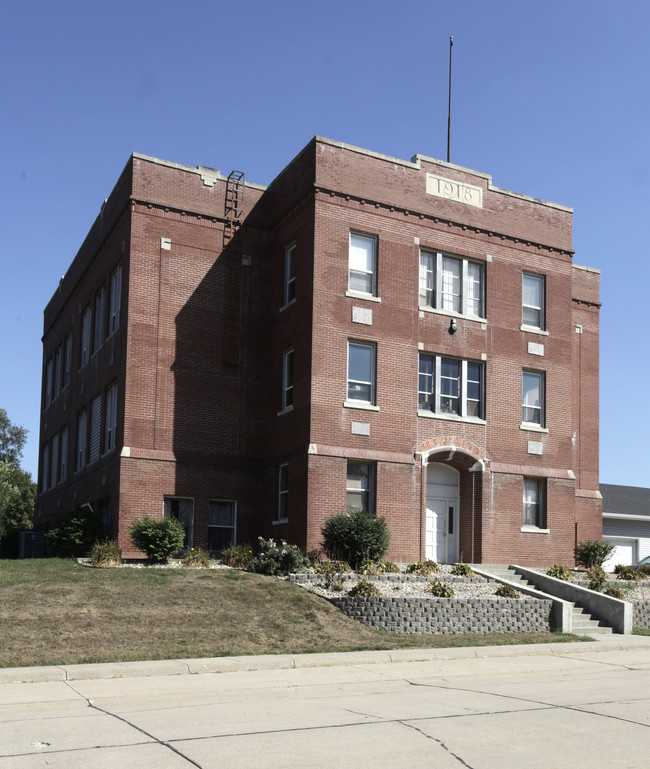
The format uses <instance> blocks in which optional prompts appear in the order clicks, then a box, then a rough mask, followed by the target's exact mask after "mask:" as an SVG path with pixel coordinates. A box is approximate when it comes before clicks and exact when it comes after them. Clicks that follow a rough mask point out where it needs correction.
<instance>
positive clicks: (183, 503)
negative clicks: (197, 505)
mask: <svg viewBox="0 0 650 769" xmlns="http://www.w3.org/2000/svg"><path fill="white" fill-rule="evenodd" d="M163 515H164V517H165V518H173V519H174V520H175V521H178V522H179V523H180V524H181V526H182V527H183V529H184V531H185V538H184V540H183V547H192V534H193V529H194V500H193V499H181V498H179V497H165V499H164V502H163Z"/></svg>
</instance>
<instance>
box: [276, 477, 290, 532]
mask: <svg viewBox="0 0 650 769" xmlns="http://www.w3.org/2000/svg"><path fill="white" fill-rule="evenodd" d="M288 518H289V465H280V466H279V467H278V518H277V520H278V521H286V520H287V519H288Z"/></svg>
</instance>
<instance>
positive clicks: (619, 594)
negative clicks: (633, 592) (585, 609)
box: [603, 585, 625, 600]
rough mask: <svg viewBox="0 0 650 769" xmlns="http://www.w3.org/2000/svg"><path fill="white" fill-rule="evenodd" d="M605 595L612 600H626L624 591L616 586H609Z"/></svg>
mask: <svg viewBox="0 0 650 769" xmlns="http://www.w3.org/2000/svg"><path fill="white" fill-rule="evenodd" d="M603 593H605V595H608V596H610V597H611V598H620V599H621V600H623V599H624V597H625V596H624V595H623V591H622V590H621V588H620V587H617V586H616V585H608V586H607V587H606V588H605V589H604V590H603Z"/></svg>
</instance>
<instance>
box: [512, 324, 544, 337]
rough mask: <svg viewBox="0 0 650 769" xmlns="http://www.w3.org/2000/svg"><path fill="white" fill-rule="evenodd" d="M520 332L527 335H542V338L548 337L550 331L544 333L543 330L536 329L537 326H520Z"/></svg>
mask: <svg viewBox="0 0 650 769" xmlns="http://www.w3.org/2000/svg"><path fill="white" fill-rule="evenodd" d="M519 330H520V331H524V332H525V333H526V334H541V335H542V336H548V335H549V334H548V331H544V329H542V328H536V327H535V326H519Z"/></svg>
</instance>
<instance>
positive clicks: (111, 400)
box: [104, 383, 117, 453]
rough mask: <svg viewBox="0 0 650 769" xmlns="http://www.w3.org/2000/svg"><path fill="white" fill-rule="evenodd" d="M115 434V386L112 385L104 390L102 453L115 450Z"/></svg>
mask: <svg viewBox="0 0 650 769" xmlns="http://www.w3.org/2000/svg"><path fill="white" fill-rule="evenodd" d="M116 432H117V384H116V383H115V384H112V385H111V386H110V387H109V388H108V389H107V390H106V407H105V418H104V453H107V452H109V451H112V450H113V449H114V448H115V434H116Z"/></svg>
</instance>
